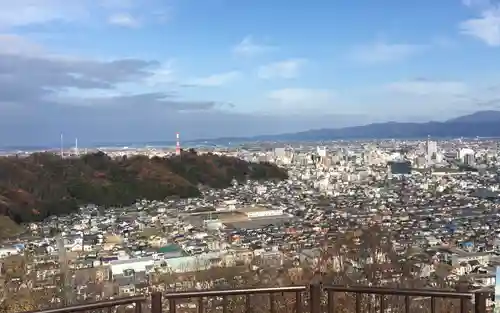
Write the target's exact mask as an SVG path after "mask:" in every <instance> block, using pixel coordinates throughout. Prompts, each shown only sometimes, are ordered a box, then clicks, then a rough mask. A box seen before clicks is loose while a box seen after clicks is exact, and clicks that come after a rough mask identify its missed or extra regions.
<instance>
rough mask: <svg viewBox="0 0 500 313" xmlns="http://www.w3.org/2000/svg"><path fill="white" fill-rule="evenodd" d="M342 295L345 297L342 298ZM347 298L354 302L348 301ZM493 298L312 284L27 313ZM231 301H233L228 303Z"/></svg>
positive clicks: (180, 312) (480, 309)
mask: <svg viewBox="0 0 500 313" xmlns="http://www.w3.org/2000/svg"><path fill="white" fill-rule="evenodd" d="M340 294H343V295H344V296H343V297H342V296H339V295H340ZM259 295H264V296H266V297H267V295H268V296H269V297H268V298H267V300H265V301H264V300H263V298H261V297H259ZM345 295H351V296H349V297H347V298H346V297H345ZM490 295H491V292H482V291H481V292H455V291H447V290H435V289H401V288H385V287H366V286H348V287H347V286H333V285H322V284H313V285H309V286H305V285H300V286H287V287H273V288H245V289H224V290H213V289H212V290H193V291H181V292H167V293H161V292H153V293H152V294H151V298H150V297H146V296H135V297H128V298H120V299H115V300H106V301H100V302H94V303H88V304H80V305H73V306H67V307H62V308H57V309H49V310H42V311H31V312H28V313H71V312H85V311H96V310H102V309H108V313H111V312H113V310H112V308H114V307H119V306H123V305H131V304H133V305H135V307H134V308H133V309H134V311H135V313H142V310H143V307H144V305H145V304H146V303H147V302H149V300H151V302H150V303H148V308H150V312H151V313H184V312H195V311H196V312H197V313H207V311H209V309H212V310H211V311H212V312H214V310H213V309H214V308H215V311H216V312H221V313H234V312H235V311H238V312H240V311H241V312H245V313H250V312H256V313H260V310H256V306H257V305H262V304H264V305H265V309H264V311H265V312H269V313H276V312H277V308H279V307H281V308H282V307H286V308H288V310H287V312H291V311H293V312H294V313H306V312H307V313H325V312H326V313H335V312H337V311H338V309H337V306H336V304H339V303H336V300H339V299H344V301H345V299H350V300H352V299H353V300H354V305H353V306H352V312H353V313H361V312H365V311H370V312H372V311H375V312H380V313H394V312H396V311H395V310H394V309H395V308H396V307H395V305H396V304H398V308H399V301H397V303H395V302H394V301H389V299H392V297H398V298H399V299H400V302H401V305H402V308H403V310H404V312H405V313H409V312H414V311H416V310H415V309H419V311H422V310H423V311H426V312H427V311H430V313H436V312H437V313H442V312H441V311H439V310H438V309H436V299H444V298H446V299H455V300H457V299H458V300H459V301H460V304H459V308H460V313H469V312H470V313H472V312H474V313H486V309H487V307H486V302H487V298H488V297H490ZM252 296H255V297H252ZM339 297H340V298H339ZM366 298H368V299H369V301H363V299H366ZM403 299H404V300H403ZM427 299H430V308H428V307H424V306H422V305H421V304H420V301H417V300H427ZM230 300H233V301H232V302H231V303H230ZM256 300H257V301H256ZM193 301H194V302H193ZM472 302H473V305H472ZM164 303H165V304H168V306H167V305H166V306H165V307H164V306H163V304H164ZM230 304H231V305H230ZM412 304H413V306H412ZM350 307H351V306H350ZM367 307H368V309H367ZM179 308H180V309H179ZM344 309H345V308H344ZM194 310H195V311H194ZM219 310H220V311H219ZM339 312H340V311H339ZM349 312H351V310H349ZM446 313H448V312H446Z"/></svg>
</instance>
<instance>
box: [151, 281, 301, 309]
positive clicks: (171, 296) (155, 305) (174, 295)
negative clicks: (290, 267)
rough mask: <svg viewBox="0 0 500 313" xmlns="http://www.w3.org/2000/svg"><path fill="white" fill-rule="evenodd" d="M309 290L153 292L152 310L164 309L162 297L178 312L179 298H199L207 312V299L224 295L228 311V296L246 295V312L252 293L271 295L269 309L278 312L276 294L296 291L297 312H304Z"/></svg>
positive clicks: (295, 288)
mask: <svg viewBox="0 0 500 313" xmlns="http://www.w3.org/2000/svg"><path fill="white" fill-rule="evenodd" d="M306 291H308V287H307V286H288V287H272V288H245V289H226V290H205V291H198V290H196V291H181V292H170V293H165V294H162V293H153V294H152V299H151V311H152V312H153V313H160V312H162V311H163V309H162V298H165V299H166V300H168V311H169V313H176V312H177V304H178V302H177V300H181V299H197V300H198V303H197V311H198V313H205V305H206V304H207V303H206V301H205V299H210V298H216V297H222V313H228V304H229V303H228V297H235V296H245V300H244V303H245V304H244V306H245V312H251V311H252V299H251V296H252V295H263V294H268V295H269V310H270V313H275V312H276V301H275V298H274V296H275V294H278V293H282V294H284V293H294V294H295V299H294V303H295V312H296V313H301V312H302V304H303V302H304V301H303V297H302V296H303V295H302V294H303V293H304V292H306Z"/></svg>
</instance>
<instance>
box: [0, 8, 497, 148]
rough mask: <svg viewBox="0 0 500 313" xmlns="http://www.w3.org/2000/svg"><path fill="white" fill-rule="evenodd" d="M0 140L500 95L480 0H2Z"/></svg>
mask: <svg viewBox="0 0 500 313" xmlns="http://www.w3.org/2000/svg"><path fill="white" fill-rule="evenodd" d="M0 7H1V8H2V11H1V12H0V83H1V84H2V85H3V88H2V89H1V90H0V114H1V115H2V116H3V117H4V118H3V119H2V122H1V123H0V145H12V144H37V143H48V142H54V141H55V142H57V138H59V134H60V133H61V132H64V133H65V134H67V137H68V138H69V137H71V138H73V137H79V138H80V141H81V142H84V143H85V142H87V143H89V144H90V143H94V142H103V141H104V142H106V141H108V142H109V141H122V142H127V141H149V140H151V141H156V140H170V139H172V137H173V134H174V133H175V132H177V131H179V132H181V136H182V138H189V139H192V138H210V137H219V136H247V135H256V134H262V133H280V132H291V131H300V130H306V129H311V128H322V127H340V126H346V125H347V126H348V125H356V124H364V123H369V122H374V121H386V120H400V121H409V120H411V121H425V120H430V119H438V120H443V119H446V118H449V117H454V116H457V115H460V114H465V113H470V112H474V111H478V110H486V109H496V107H497V106H498V104H499V103H500V102H499V100H500V84H499V78H500V77H499V76H500V71H499V67H500V53H499V51H500V50H499V49H500V5H499V3H498V2H494V1H487V0H463V1H460V0H439V1H436V0H432V1H431V0H419V1H401V0H363V1H360V0H350V1H344V0H313V1H300V0H295V1H293V0H288V1H285V0H163V1H160V0H141V1H139V0H78V1H68V0H17V1H6V0H0Z"/></svg>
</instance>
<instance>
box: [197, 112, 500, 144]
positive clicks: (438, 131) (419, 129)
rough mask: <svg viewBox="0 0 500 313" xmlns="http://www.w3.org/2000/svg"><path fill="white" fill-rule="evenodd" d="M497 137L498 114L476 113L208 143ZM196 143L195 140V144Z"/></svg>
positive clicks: (228, 139) (499, 122) (499, 117)
mask: <svg viewBox="0 0 500 313" xmlns="http://www.w3.org/2000/svg"><path fill="white" fill-rule="evenodd" d="M427 136H431V137H440V138H450V137H451V138H457V137H500V111H479V112H476V113H473V114H469V115H464V116H460V117H457V118H453V119H450V120H447V121H444V122H433V121H431V122H426V123H399V122H385V123H373V124H368V125H363V126H353V127H343V128H324V129H313V130H308V131H303V132H298V133H288V134H279V135H263V136H255V137H249V138H219V139H216V140H208V141H209V142H213V143H217V142H235V143H236V142H244V141H321V140H338V139H383V138H394V139H397V138H401V139H403V138H408V139H409V138H425V137H427ZM198 142H199V141H198Z"/></svg>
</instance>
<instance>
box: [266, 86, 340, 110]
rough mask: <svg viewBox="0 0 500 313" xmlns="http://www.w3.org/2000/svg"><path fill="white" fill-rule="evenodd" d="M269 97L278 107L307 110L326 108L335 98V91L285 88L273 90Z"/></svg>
mask: <svg viewBox="0 0 500 313" xmlns="http://www.w3.org/2000/svg"><path fill="white" fill-rule="evenodd" d="M267 97H268V98H269V100H271V101H272V102H274V104H275V106H276V108H278V109H283V110H296V109H298V110H307V109H311V108H323V109H324V108H325V106H327V105H330V104H332V103H333V101H334V100H335V93H334V92H332V91H330V90H326V89H307V88H285V89H278V90H273V91H271V92H270V93H269V94H268V95H267Z"/></svg>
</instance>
